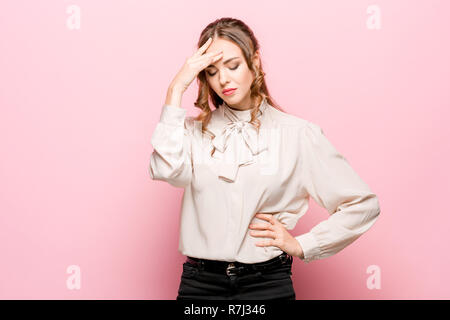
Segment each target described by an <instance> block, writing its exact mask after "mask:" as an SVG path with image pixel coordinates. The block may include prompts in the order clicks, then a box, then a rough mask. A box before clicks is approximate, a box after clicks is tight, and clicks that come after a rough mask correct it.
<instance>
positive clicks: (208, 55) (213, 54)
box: [191, 51, 222, 62]
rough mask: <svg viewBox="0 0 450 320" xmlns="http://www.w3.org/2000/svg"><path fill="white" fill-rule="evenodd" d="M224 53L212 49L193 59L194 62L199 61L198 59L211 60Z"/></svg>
mask: <svg viewBox="0 0 450 320" xmlns="http://www.w3.org/2000/svg"><path fill="white" fill-rule="evenodd" d="M221 54H222V51H212V52H208V53H205V54H202V55H201V56H199V57H194V58H193V59H192V60H191V61H192V62H198V61H211V60H214V59H216V58H217V57H216V56H219V55H221Z"/></svg>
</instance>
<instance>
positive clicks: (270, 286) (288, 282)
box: [176, 260, 295, 300]
mask: <svg viewBox="0 0 450 320" xmlns="http://www.w3.org/2000/svg"><path fill="white" fill-rule="evenodd" d="M291 267H292V260H288V261H286V262H284V263H283V264H281V265H280V266H277V267H275V268H274V269H271V270H264V271H254V272H252V273H249V274H242V275H233V274H230V275H227V274H226V273H216V272H211V271H206V270H203V269H202V268H201V267H197V266H193V265H192V264H190V263H189V262H187V261H186V262H184V263H183V273H182V275H181V281H180V286H179V289H178V296H177V298H176V299H177V300H295V291H294V287H293V284H292V279H291V275H292V271H291Z"/></svg>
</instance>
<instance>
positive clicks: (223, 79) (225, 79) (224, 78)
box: [218, 70, 228, 86]
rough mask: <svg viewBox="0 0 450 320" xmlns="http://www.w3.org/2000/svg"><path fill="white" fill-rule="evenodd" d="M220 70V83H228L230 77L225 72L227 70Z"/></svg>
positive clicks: (223, 84)
mask: <svg viewBox="0 0 450 320" xmlns="http://www.w3.org/2000/svg"><path fill="white" fill-rule="evenodd" d="M218 72H219V82H220V85H222V86H225V85H226V84H227V83H228V77H227V75H226V73H225V70H219V71H218Z"/></svg>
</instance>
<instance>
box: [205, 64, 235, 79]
mask: <svg viewBox="0 0 450 320" xmlns="http://www.w3.org/2000/svg"><path fill="white" fill-rule="evenodd" d="M239 66H240V64H238V65H236V67H233V68H229V69H230V70H236V69H237V68H238V67H239ZM207 73H208V75H209V76H210V77H212V76H214V75H215V74H216V73H217V72H214V73H210V72H207Z"/></svg>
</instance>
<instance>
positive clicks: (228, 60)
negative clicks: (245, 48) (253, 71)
mask: <svg viewBox="0 0 450 320" xmlns="http://www.w3.org/2000/svg"><path fill="white" fill-rule="evenodd" d="M238 58H240V57H233V58H230V59H227V60H225V61H224V62H223V64H227V63H228V62H230V61H231V60H233V59H238ZM209 67H214V68H215V66H213V65H212V64H210V65H209V66H207V67H206V68H209Z"/></svg>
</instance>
